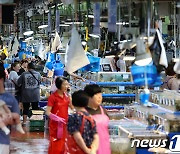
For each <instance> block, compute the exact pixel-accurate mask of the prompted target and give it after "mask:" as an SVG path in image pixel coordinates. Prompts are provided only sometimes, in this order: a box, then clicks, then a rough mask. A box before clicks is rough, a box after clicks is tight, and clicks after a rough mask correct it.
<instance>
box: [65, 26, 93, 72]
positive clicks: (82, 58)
mask: <svg viewBox="0 0 180 154" xmlns="http://www.w3.org/2000/svg"><path fill="white" fill-rule="evenodd" d="M89 63H90V62H89V60H88V58H87V56H86V53H85V51H84V49H83V46H82V44H81V39H80V36H79V34H78V31H77V30H76V28H75V27H74V28H73V29H72V34H71V40H70V44H69V46H67V48H66V54H65V70H66V71H67V72H68V73H70V74H71V73H73V72H75V71H77V70H78V69H80V68H82V67H84V66H86V65H87V64H89Z"/></svg>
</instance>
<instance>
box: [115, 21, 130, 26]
mask: <svg viewBox="0 0 180 154" xmlns="http://www.w3.org/2000/svg"><path fill="white" fill-rule="evenodd" d="M116 25H129V23H128V22H117V23H116Z"/></svg>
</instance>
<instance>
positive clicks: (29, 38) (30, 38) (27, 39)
mask: <svg viewBox="0 0 180 154" xmlns="http://www.w3.org/2000/svg"><path fill="white" fill-rule="evenodd" d="M32 39H34V37H28V38H26V39H25V42H27V41H29V40H32Z"/></svg>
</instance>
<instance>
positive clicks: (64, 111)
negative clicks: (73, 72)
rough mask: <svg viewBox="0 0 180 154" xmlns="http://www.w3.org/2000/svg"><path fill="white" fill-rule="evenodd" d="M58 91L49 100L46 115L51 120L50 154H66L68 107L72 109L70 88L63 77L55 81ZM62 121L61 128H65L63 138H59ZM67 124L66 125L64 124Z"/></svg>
mask: <svg viewBox="0 0 180 154" xmlns="http://www.w3.org/2000/svg"><path fill="white" fill-rule="evenodd" d="M55 85H56V88H57V90H56V91H55V92H54V93H52V94H51V95H50V97H49V99H48V104H47V109H46V114H47V115H48V116H49V118H50V122H49V136H50V143H49V150H48V153H49V154H55V153H58V154H64V150H65V138H66V134H67V133H66V131H67V128H66V123H67V120H68V106H70V107H71V108H72V105H71V101H70V100H71V99H70V96H69V95H68V94H67V90H68V88H69V83H68V81H67V80H66V79H65V78H63V77H57V78H56V80H55ZM58 118H59V120H62V119H63V120H62V123H61V125H60V126H61V128H62V127H63V134H62V136H58V131H59V130H58V129H60V128H59V127H58V126H59V122H58V120H57V119H58ZM63 122H65V123H63Z"/></svg>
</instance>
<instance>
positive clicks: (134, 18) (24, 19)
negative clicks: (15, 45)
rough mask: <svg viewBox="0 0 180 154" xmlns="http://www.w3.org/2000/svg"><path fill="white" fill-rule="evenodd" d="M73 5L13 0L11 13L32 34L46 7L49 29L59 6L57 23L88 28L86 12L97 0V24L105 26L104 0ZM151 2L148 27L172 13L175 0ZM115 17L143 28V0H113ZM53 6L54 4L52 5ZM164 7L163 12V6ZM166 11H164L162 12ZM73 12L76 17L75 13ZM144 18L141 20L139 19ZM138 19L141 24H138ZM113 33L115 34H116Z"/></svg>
mask: <svg viewBox="0 0 180 154" xmlns="http://www.w3.org/2000/svg"><path fill="white" fill-rule="evenodd" d="M74 1H75V2H76V3H75V4H76V6H74V5H63V4H62V2H63V0H62V1H61V0H14V4H15V5H16V8H15V16H16V17H17V25H18V28H17V31H16V32H19V28H20V27H22V29H23V30H25V29H26V28H31V29H32V30H33V31H34V32H35V34H39V33H44V31H42V30H39V29H38V26H40V25H42V24H47V22H48V13H47V12H48V11H49V10H50V11H51V18H52V27H53V28H52V32H54V30H55V28H54V27H55V25H54V24H55V18H56V17H55V10H56V8H57V9H59V10H60V21H61V23H65V22H67V21H68V22H69V21H80V22H82V23H83V24H81V25H78V27H79V28H80V29H81V30H82V31H84V29H85V27H86V26H87V27H88V28H89V31H92V27H93V19H92V18H88V17H87V15H89V14H91V15H92V14H93V7H94V6H93V4H94V2H100V4H101V24H102V27H104V28H105V29H106V28H107V22H108V19H107V17H108V3H107V2H108V0H74ZM149 1H150V2H151V4H152V5H151V8H152V10H153V11H152V12H151V19H152V22H151V27H153V21H154V20H156V19H157V18H160V17H162V16H166V15H167V14H169V16H170V17H173V15H174V10H173V9H174V3H176V2H177V1H176V0H149ZM117 3H118V8H117V11H118V13H117V20H118V21H121V22H122V23H123V22H124V23H130V24H129V25H126V24H124V25H122V26H121V27H122V28H123V27H125V28H126V27H131V28H133V27H135V28H136V27H138V28H140V29H143V28H144V29H147V26H144V27H143V26H142V25H146V22H147V8H148V6H147V0H128V1H127V0H117ZM54 6H55V7H54ZM162 8H163V9H164V8H166V10H165V9H164V10H165V11H166V12H165V11H164V10H163V9H162ZM166 13H167V14H166ZM75 16H76V17H75ZM142 20H144V21H142ZM140 22H143V24H141V25H139V23H140ZM170 22H172V24H173V18H170ZM70 29H71V26H69V27H63V28H61V30H62V31H69V30H70ZM116 37H117V36H116Z"/></svg>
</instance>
